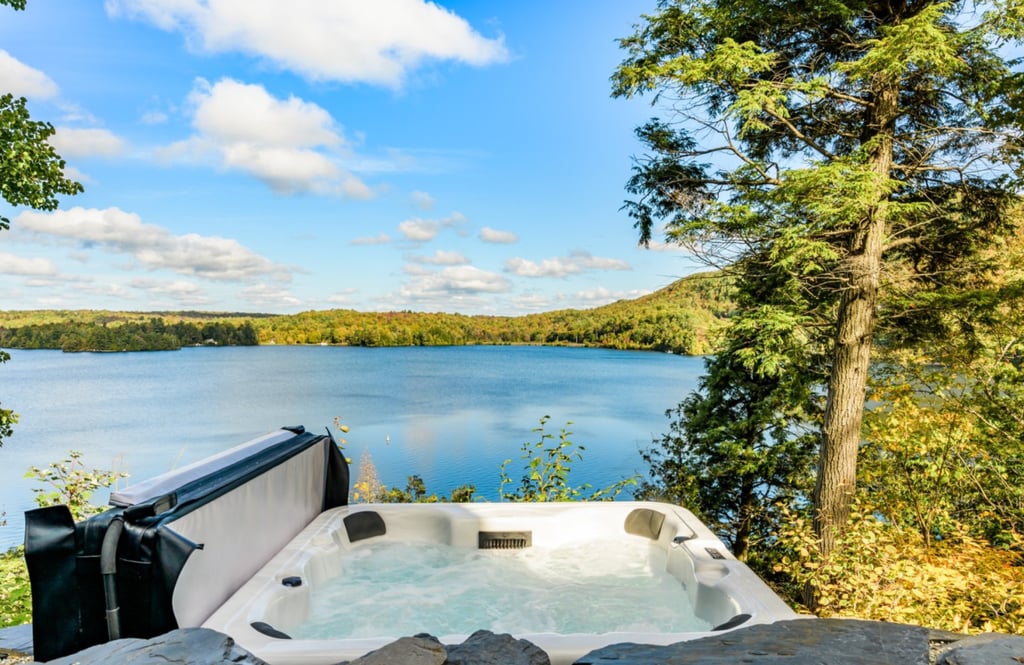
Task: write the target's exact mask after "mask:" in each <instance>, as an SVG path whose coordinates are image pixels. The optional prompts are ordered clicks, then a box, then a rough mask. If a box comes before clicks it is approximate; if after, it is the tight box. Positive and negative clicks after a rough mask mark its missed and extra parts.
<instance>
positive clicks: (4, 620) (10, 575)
mask: <svg viewBox="0 0 1024 665" xmlns="http://www.w3.org/2000/svg"><path fill="white" fill-rule="evenodd" d="M31 621H32V587H31V585H30V584H29V579H28V568H26V566H25V548H24V547H21V546H19V547H15V548H13V549H11V550H8V551H7V552H3V553H0V628H5V627H7V626H20V625H22V624H25V623H29V622H31Z"/></svg>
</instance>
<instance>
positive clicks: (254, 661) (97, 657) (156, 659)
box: [47, 628, 267, 665]
mask: <svg viewBox="0 0 1024 665" xmlns="http://www.w3.org/2000/svg"><path fill="white" fill-rule="evenodd" d="M115 663H116V664H117V665H222V664H224V663H235V664H237V665H267V663H266V661H264V660H263V659H261V658H257V657H256V656H254V655H252V654H251V653H249V652H248V651H246V650H245V649H243V648H242V647H240V646H238V645H236V644H235V641H234V640H233V639H231V638H230V637H228V636H227V635H224V634H222V633H218V632H217V631H215V630H210V629H208V628H180V629H178V630H173V631H171V632H169V633H165V634H164V635H160V636H158V637H154V638H153V639H150V640H141V639H137V638H126V639H122V640H114V641H113V642H107V643H106V644H97V645H96V646H93V647H89V648H88V649H85V650H84V651H79V652H78V653H76V654H72V655H70V656H64V657H63V658H57V659H56V660H51V661H47V665H113V664H115Z"/></svg>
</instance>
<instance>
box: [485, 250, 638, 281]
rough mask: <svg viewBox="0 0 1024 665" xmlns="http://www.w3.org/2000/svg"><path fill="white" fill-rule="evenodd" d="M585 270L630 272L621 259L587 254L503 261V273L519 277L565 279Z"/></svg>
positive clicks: (517, 258)
mask: <svg viewBox="0 0 1024 665" xmlns="http://www.w3.org/2000/svg"><path fill="white" fill-rule="evenodd" d="M587 270H632V268H631V266H630V265H629V264H628V263H626V262H625V261H622V260H621V259H611V258H604V257H600V256H593V255H592V254H590V253H589V252H573V253H572V254H570V255H569V256H563V257H556V258H552V259H544V260H543V261H541V262H540V263H536V262H535V261H530V260H529V259H524V258H521V257H518V256H517V257H513V258H511V259H508V260H507V261H505V271H506V272H510V273H512V274H513V275H518V276H520V277H567V276H569V275H576V274H579V273H582V272H584V271H587Z"/></svg>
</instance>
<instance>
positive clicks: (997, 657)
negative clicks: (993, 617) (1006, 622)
mask: <svg viewBox="0 0 1024 665" xmlns="http://www.w3.org/2000/svg"><path fill="white" fill-rule="evenodd" d="M937 663H938V665H1019V664H1020V663H1024V637H1021V636H1019V635H1012V636H1006V635H977V636H974V637H966V638H964V639H962V640H960V641H959V642H957V643H956V644H955V645H954V646H953V648H952V649H950V650H948V651H945V652H943V653H942V655H941V656H939V659H938V661H937Z"/></svg>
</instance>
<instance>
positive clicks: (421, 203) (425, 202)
mask: <svg viewBox="0 0 1024 665" xmlns="http://www.w3.org/2000/svg"><path fill="white" fill-rule="evenodd" d="M409 201H410V202H411V203H412V204H413V205H414V206H415V207H416V208H417V209H419V210H430V209H431V208H433V207H434V197H432V196H431V195H430V194H427V193H426V192H413V193H412V194H410V195H409Z"/></svg>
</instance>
